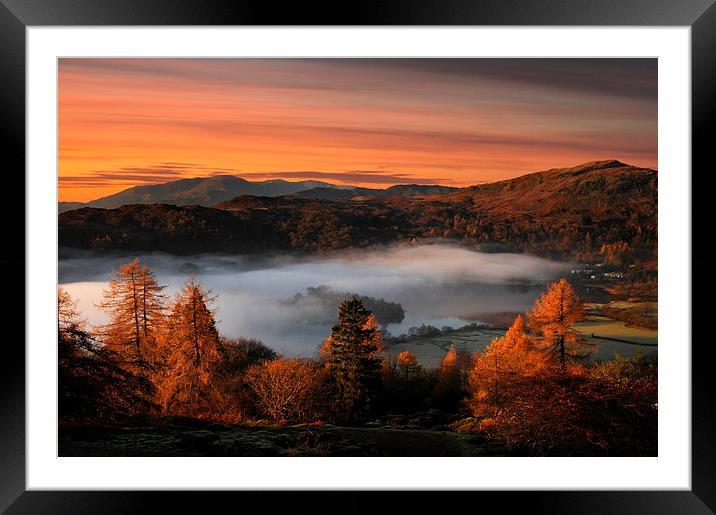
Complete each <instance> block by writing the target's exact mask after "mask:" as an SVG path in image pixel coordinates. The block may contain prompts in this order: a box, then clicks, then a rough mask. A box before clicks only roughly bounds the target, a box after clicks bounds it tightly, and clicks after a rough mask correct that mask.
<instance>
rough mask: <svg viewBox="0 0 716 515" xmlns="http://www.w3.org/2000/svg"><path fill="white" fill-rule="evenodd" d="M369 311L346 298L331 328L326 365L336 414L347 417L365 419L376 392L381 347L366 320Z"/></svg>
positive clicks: (360, 303)
mask: <svg viewBox="0 0 716 515" xmlns="http://www.w3.org/2000/svg"><path fill="white" fill-rule="evenodd" d="M370 315H371V313H370V311H368V310H367V309H365V307H364V306H363V302H362V301H361V300H360V299H358V298H355V297H354V298H353V299H350V300H345V301H343V302H341V304H340V306H339V308H338V324H337V325H335V326H334V327H333V329H332V332H331V346H330V348H331V352H330V359H329V361H328V365H329V369H330V374H331V378H332V382H333V386H334V388H335V396H336V409H337V411H338V417H339V418H341V419H344V420H346V421H359V420H363V419H365V417H367V416H368V414H369V413H370V412H371V411H372V409H373V404H374V402H375V398H376V394H377V389H378V385H379V380H380V368H381V360H380V358H379V357H378V356H377V353H378V352H379V350H380V347H379V344H378V339H377V333H378V330H377V328H376V327H374V326H372V325H371V324H370V323H369V318H370Z"/></svg>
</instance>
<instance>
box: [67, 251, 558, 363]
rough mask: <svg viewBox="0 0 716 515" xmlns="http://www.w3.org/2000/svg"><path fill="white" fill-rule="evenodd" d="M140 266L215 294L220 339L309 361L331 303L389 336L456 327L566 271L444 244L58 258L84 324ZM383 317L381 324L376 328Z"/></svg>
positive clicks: (517, 305)
mask: <svg viewBox="0 0 716 515" xmlns="http://www.w3.org/2000/svg"><path fill="white" fill-rule="evenodd" d="M134 257H139V258H140V259H141V260H142V261H143V262H144V263H146V264H147V265H148V266H149V267H150V268H151V269H152V271H153V272H154V273H155V274H156V276H157V279H158V280H159V282H160V284H162V285H166V286H167V289H166V290H165V293H166V294H167V295H168V296H171V295H173V294H174V293H175V292H176V291H177V290H178V289H179V288H180V287H181V285H182V284H183V283H184V281H185V280H186V279H187V277H188V276H190V275H191V274H194V275H195V276H196V278H197V279H198V280H199V281H200V282H201V283H202V284H203V285H204V287H205V288H207V289H209V290H211V291H212V293H213V294H215V295H216V296H217V297H216V301H215V304H214V307H215V308H216V309H217V314H216V317H217V320H218V326H219V331H220V332H221V334H222V335H224V336H228V337H237V336H244V337H247V338H258V339H260V340H262V341H263V342H264V343H265V344H267V345H269V346H270V347H272V348H274V349H276V350H277V351H278V352H281V353H283V354H285V355H287V356H295V355H304V356H312V355H314V353H315V352H316V348H317V347H318V345H319V344H320V343H321V342H322V341H323V340H324V339H325V338H326V337H327V336H328V335H329V334H330V327H331V325H332V324H333V323H334V322H333V321H334V320H335V312H336V309H337V306H336V303H337V302H338V301H339V299H341V298H342V297H343V296H345V295H348V294H356V295H359V296H364V297H365V303H366V304H371V305H372V309H373V311H374V312H375V313H376V315H377V316H378V315H380V316H379V317H378V321H379V322H380V323H381V324H383V325H384V326H387V329H388V331H389V332H390V333H391V334H393V335H398V334H402V333H406V332H407V331H408V329H409V328H410V327H412V326H419V325H421V324H423V323H424V324H431V325H434V326H436V327H441V326H446V325H447V326H452V327H455V328H457V327H460V326H462V325H465V324H468V323H470V322H473V321H479V315H480V314H483V313H495V312H503V311H524V310H526V309H528V308H529V307H530V306H531V305H532V303H533V302H534V299H535V298H536V297H537V296H538V295H539V294H540V293H541V292H542V290H543V287H544V285H545V283H546V282H548V281H550V280H552V279H554V278H556V277H558V276H560V275H561V274H563V273H564V272H565V271H566V270H568V269H569V268H570V264H568V263H561V262H555V261H550V260H547V259H543V258H538V257H534V256H528V255H521V254H486V253H481V252H477V251H473V250H470V249H466V248H462V247H458V246H454V245H447V244H436V245H422V246H392V247H387V248H384V249H381V250H370V251H354V252H346V253H341V254H337V255H331V256H329V257H311V258H298V257H295V256H277V255H273V256H262V257H255V256H252V257H246V256H219V255H201V256H191V257H187V256H172V255H167V254H158V253H154V254H146V255H118V254H113V255H107V254H102V255H99V254H89V253H73V254H67V253H65V252H63V257H62V258H61V259H60V261H59V281H60V284H61V285H63V286H64V287H65V288H66V289H67V291H68V292H69V293H70V294H71V295H72V296H73V297H74V298H75V299H77V300H78V307H79V309H80V310H81V312H82V315H83V317H85V318H86V319H87V321H88V322H89V323H90V324H101V323H103V322H105V321H106V319H105V317H104V314H103V313H102V312H101V310H99V309H98V308H97V307H96V306H95V303H96V302H98V301H99V300H100V299H101V296H102V290H103V289H104V288H106V286H107V282H108V281H109V279H111V277H112V276H113V274H112V272H113V270H116V269H117V268H118V267H119V266H120V265H121V264H123V263H126V262H128V261H131V260H132V259H133V258H134ZM380 318H383V320H381V319H380Z"/></svg>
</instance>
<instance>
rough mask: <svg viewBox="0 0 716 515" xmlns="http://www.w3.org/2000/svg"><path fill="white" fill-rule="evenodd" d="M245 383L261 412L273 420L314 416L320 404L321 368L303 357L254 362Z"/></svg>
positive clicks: (302, 420)
mask: <svg viewBox="0 0 716 515" xmlns="http://www.w3.org/2000/svg"><path fill="white" fill-rule="evenodd" d="M246 383H247V384H248V385H249V387H250V388H251V390H252V391H253V392H254V394H255V395H256V399H257V404H258V407H259V409H260V411H261V412H262V413H263V414H265V415H266V416H268V417H269V418H270V419H271V420H273V421H274V422H285V421H291V420H293V421H299V422H305V421H310V420H312V419H314V418H315V417H316V416H317V414H318V410H319V408H320V404H321V402H320V401H321V400H322V399H321V386H322V384H323V382H322V375H321V368H320V367H319V366H317V365H316V364H315V363H312V362H310V361H308V360H305V359H298V358H294V359H284V358H278V359H274V360H271V361H266V362H265V363H262V364H258V365H254V366H252V367H251V368H249V370H248V371H247V373H246Z"/></svg>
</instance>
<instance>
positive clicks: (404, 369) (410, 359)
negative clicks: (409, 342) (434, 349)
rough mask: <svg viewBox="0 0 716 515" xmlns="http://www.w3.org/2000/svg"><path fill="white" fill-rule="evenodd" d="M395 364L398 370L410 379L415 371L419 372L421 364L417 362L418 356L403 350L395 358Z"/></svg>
mask: <svg viewBox="0 0 716 515" xmlns="http://www.w3.org/2000/svg"><path fill="white" fill-rule="evenodd" d="M396 365H397V367H398V370H400V372H401V373H402V374H403V376H404V377H405V379H406V380H407V379H410V377H412V376H415V375H416V374H417V373H419V372H420V370H421V368H422V367H421V366H420V363H418V358H417V357H416V356H415V354H413V353H412V352H410V351H408V350H405V351H403V352H401V353H400V354H398V357H397V359H396Z"/></svg>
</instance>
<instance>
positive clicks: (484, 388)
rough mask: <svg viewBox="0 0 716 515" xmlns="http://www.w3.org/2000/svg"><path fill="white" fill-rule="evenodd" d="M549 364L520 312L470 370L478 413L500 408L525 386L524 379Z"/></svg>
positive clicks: (471, 401) (472, 400) (473, 403)
mask: <svg viewBox="0 0 716 515" xmlns="http://www.w3.org/2000/svg"><path fill="white" fill-rule="evenodd" d="M545 368H546V360H545V355H544V353H543V352H542V351H541V350H539V349H537V348H536V347H535V346H534V344H533V341H532V339H531V338H530V337H528V336H527V334H526V332H525V327H524V322H523V320H522V317H521V316H520V315H517V317H515V320H514V322H513V323H512V325H511V326H510V327H509V329H508V330H507V332H506V333H505V334H504V335H503V336H502V337H499V338H495V339H494V340H492V342H491V343H490V344H489V345H488V346H487V347H486V348H485V350H484V351H483V352H480V353H478V354H477V355H476V356H475V362H474V366H473V367H472V369H471V370H470V374H469V379H468V381H469V386H470V393H471V395H470V399H469V402H468V404H469V405H470V407H471V408H472V411H473V413H474V414H475V415H478V416H479V415H485V414H494V413H496V412H499V411H500V410H501V409H502V408H503V407H504V404H505V401H509V399H510V398H511V397H512V396H513V395H514V393H515V391H518V390H519V389H520V388H521V385H522V384H523V382H524V379H525V378H527V377H530V376H532V375H535V374H537V373H538V372H541V371H542V370H544V369H545Z"/></svg>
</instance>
